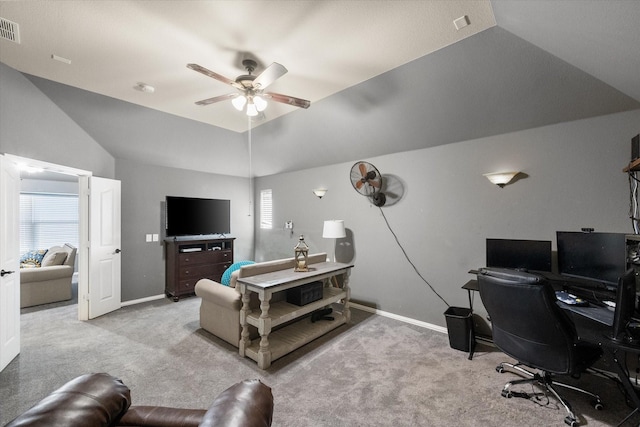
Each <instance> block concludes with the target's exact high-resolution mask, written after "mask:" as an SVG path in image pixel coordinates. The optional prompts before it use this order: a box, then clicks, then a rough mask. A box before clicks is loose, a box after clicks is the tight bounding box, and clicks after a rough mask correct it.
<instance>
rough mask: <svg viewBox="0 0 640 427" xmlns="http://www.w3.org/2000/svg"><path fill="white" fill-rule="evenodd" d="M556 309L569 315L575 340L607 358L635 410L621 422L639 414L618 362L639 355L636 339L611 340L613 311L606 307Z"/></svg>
mask: <svg viewBox="0 0 640 427" xmlns="http://www.w3.org/2000/svg"><path fill="white" fill-rule="evenodd" d="M558 305H559V306H560V307H561V308H562V309H564V310H566V311H567V312H568V313H569V314H570V316H571V318H572V319H573V323H574V324H575V325H576V330H577V332H578V338H579V339H580V340H581V341H585V342H590V343H593V344H598V345H599V346H600V347H601V348H602V350H603V351H604V353H605V355H607V356H609V357H610V358H611V361H612V362H613V363H612V365H613V368H614V369H615V371H616V372H615V374H617V375H618V379H619V380H620V382H621V383H622V386H623V387H624V388H625V390H626V391H627V394H628V395H629V398H630V399H631V401H632V402H633V404H634V406H635V408H634V410H633V411H632V412H631V413H630V414H629V415H628V416H627V418H625V421H626V420H627V419H629V417H631V416H632V415H633V414H634V413H636V412H638V411H640V397H639V396H638V393H637V392H636V389H635V388H634V387H633V384H632V383H631V379H630V378H629V374H628V372H627V371H626V370H625V368H624V366H623V364H622V362H621V360H625V358H626V356H627V354H629V353H631V354H636V355H637V354H640V339H638V338H633V337H625V338H624V339H622V340H614V339H612V337H611V332H612V330H613V310H611V309H609V308H607V307H600V306H596V305H589V306H587V307H578V306H572V305H568V304H565V303H562V302H560V301H558ZM606 318H610V319H611V320H610V322H609V321H603V319H606ZM625 361H626V360H625Z"/></svg>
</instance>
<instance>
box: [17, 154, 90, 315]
mask: <svg viewBox="0 0 640 427" xmlns="http://www.w3.org/2000/svg"><path fill="white" fill-rule="evenodd" d="M4 156H5V158H6V159H7V160H9V161H10V162H13V163H16V164H17V165H19V167H25V168H36V169H43V170H46V171H49V172H56V173H62V174H65V175H72V176H76V177H78V197H82V194H83V189H82V188H80V179H79V177H81V176H92V175H93V172H91V171H87V170H83V169H77V168H72V167H69V166H63V165H57V164H54V163H49V162H43V161H41V160H35V159H29V158H26V157H20V156H16V155H13V154H5V155H4ZM87 191H88V189H87ZM85 193H86V192H85ZM85 205H87V203H85ZM79 218H80V221H79V224H78V226H79V227H80V230H81V231H82V230H84V229H86V228H88V226H89V210H88V206H86V207H84V206H83V204H82V203H80V217H79ZM80 234H82V232H81V233H80ZM88 268H89V248H88V246H87V245H86V244H84V243H83V240H82V238H81V239H80V247H79V248H78V320H89V301H88V300H86V298H85V297H84V296H85V295H88V293H89V282H88V277H89V271H88Z"/></svg>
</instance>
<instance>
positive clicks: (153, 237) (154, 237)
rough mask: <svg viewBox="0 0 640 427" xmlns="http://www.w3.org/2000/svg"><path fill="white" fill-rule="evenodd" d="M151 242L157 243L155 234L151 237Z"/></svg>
mask: <svg viewBox="0 0 640 427" xmlns="http://www.w3.org/2000/svg"><path fill="white" fill-rule="evenodd" d="M151 240H153V241H154V242H157V241H158V235H157V234H153V236H151Z"/></svg>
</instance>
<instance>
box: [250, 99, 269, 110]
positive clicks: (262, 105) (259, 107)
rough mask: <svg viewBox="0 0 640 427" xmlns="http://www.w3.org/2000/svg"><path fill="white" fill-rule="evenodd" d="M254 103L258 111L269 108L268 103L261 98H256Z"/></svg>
mask: <svg viewBox="0 0 640 427" xmlns="http://www.w3.org/2000/svg"><path fill="white" fill-rule="evenodd" d="M253 103H254V104H255V106H256V109H257V110H258V111H264V110H265V109H266V108H267V101H265V99H264V98H263V97H261V96H254V97H253Z"/></svg>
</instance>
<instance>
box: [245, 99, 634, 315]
mask: <svg viewBox="0 0 640 427" xmlns="http://www.w3.org/2000/svg"><path fill="white" fill-rule="evenodd" d="M388 125H389V123H383V124H381V126H388ZM369 132H370V133H371V135H373V134H375V133H376V132H377V129H375V128H373V129H370V130H369ZM638 132H640V110H635V111H632V112H627V113H620V114H614V115H609V116H601V117H597V118H594V119H587V120H580V121H575V122H568V123H562V124H558V125H553V126H547V127H541V128H536V129H530V130H526V131H522V132H515V133H509V134H504V135H499V136H495V137H488V138H483V139H478V140H473V141H464V142H459V143H454V144H449V145H444V146H439V147H434V148H427V149H422V150H416V151H412V152H406V153H399V154H393V155H385V156H380V157H376V158H372V159H362V160H367V161H369V162H371V163H373V164H374V165H375V166H377V168H378V169H379V170H380V172H381V173H382V174H383V175H384V176H386V177H387V178H388V179H387V181H388V183H389V186H390V188H388V189H387V191H388V193H389V195H390V196H393V195H398V196H399V197H391V200H390V202H389V205H388V206H385V207H384V208H382V211H381V210H380V209H378V208H376V207H375V206H373V205H372V204H370V203H369V201H368V199H367V198H365V197H363V196H361V195H359V194H358V193H356V191H355V190H354V189H353V188H352V186H351V183H350V180H349V171H350V168H351V166H352V164H353V163H352V162H349V163H343V164H337V165H333V166H328V167H322V168H316V169H308V170H304V171H300V172H294V173H286V174H278V175H272V176H267V177H262V178H259V179H258V180H257V184H256V194H259V191H260V190H261V189H265V188H271V189H272V190H273V212H274V224H275V229H273V230H269V231H267V230H261V229H260V228H258V226H256V259H270V258H275V257H280V256H285V255H286V256H293V246H294V245H295V243H296V238H297V236H298V234H304V235H305V239H306V241H307V243H308V244H309V246H310V250H311V251H312V252H315V251H318V250H326V251H329V252H330V253H331V251H332V248H331V242H330V241H327V240H325V239H322V237H321V233H322V225H323V221H324V220H326V219H343V220H344V221H345V226H346V227H347V228H348V229H349V230H350V232H351V234H352V235H351V238H352V240H351V241H350V242H347V244H348V246H347V247H346V249H352V250H353V253H354V255H353V257H351V256H347V257H346V260H349V259H350V258H352V259H353V262H354V263H355V267H354V269H353V273H352V276H351V286H352V296H353V299H354V300H356V301H358V302H360V303H362V304H365V305H369V306H372V307H375V308H378V309H380V310H383V311H387V312H390V313H394V314H398V315H402V316H406V317H409V318H413V319H417V320H421V321H425V322H429V323H432V324H436V325H441V326H444V324H445V318H444V316H443V313H444V311H445V310H446V305H445V304H444V303H443V302H442V301H441V300H440V299H439V298H438V297H437V296H435V294H434V293H433V292H432V291H431V290H430V289H429V288H428V286H427V285H426V284H425V283H424V282H422V281H421V280H420V278H419V277H418V276H417V274H416V273H415V272H414V270H413V269H412V268H411V266H410V265H409V263H408V262H407V261H406V259H405V258H404V257H403V255H402V252H401V250H400V248H399V247H398V246H397V244H396V243H395V240H394V238H393V236H392V234H391V232H390V231H389V229H388V228H387V226H386V224H385V219H384V218H383V216H382V212H384V215H385V216H386V218H387V220H388V222H389V224H390V226H391V228H392V229H393V231H394V232H395V233H396V235H397V236H398V239H399V240H400V242H401V243H402V245H403V246H404V248H405V250H406V252H407V253H408V255H409V257H410V258H411V260H412V261H413V263H414V264H415V265H416V267H417V269H418V270H419V271H420V272H421V273H422V275H423V276H424V277H425V279H426V280H427V281H428V282H429V283H430V284H431V285H432V286H433V287H434V288H435V289H436V291H437V292H438V293H439V294H440V295H441V296H442V297H443V298H444V299H445V300H446V301H447V302H448V303H449V304H450V305H455V306H464V307H466V306H467V305H468V301H467V294H466V292H465V291H462V290H461V289H460V287H461V286H462V285H463V284H464V283H466V282H467V281H468V280H469V279H471V278H472V276H471V275H469V274H468V273H467V272H468V271H469V270H470V269H473V268H477V267H482V266H483V264H484V262H485V239H486V238H487V237H494V238H514V239H544V240H551V241H553V247H554V250H555V232H556V231H557V230H579V229H580V228H581V227H593V228H595V229H596V230H597V231H611V232H625V233H632V232H633V231H632V228H631V225H630V220H629V219H628V216H627V214H628V212H629V191H628V181H627V176H626V174H624V173H623V172H622V168H623V167H624V166H625V165H626V164H627V163H628V161H629V157H630V140H631V137H632V136H634V135H636V134H637V133H638ZM371 135H363V136H362V137H363V138H365V139H366V138H368V137H370V136H371ZM398 138H402V130H399V135H398ZM505 170H516V171H521V172H523V174H522V175H521V176H520V179H518V180H517V181H515V182H513V183H512V184H511V185H508V186H506V187H505V188H503V189H501V188H499V187H497V186H495V185H493V184H491V183H490V182H489V181H488V180H487V179H486V178H484V177H483V176H482V174H484V173H489V172H499V171H505ZM322 186H324V187H326V188H328V190H329V191H328V192H327V194H326V196H325V197H324V198H322V199H318V198H316V197H315V196H314V195H313V194H312V189H314V188H318V187H322ZM256 220H258V215H256ZM285 220H292V221H293V222H294V225H295V228H294V235H293V236H291V234H290V233H289V231H288V230H284V229H283V227H284V221H285ZM344 249H345V247H342V248H339V252H338V254H339V255H340V254H341V252H340V250H344ZM343 259H345V258H343ZM476 301H478V305H480V303H479V298H476ZM480 310H481V311H482V309H481V307H480Z"/></svg>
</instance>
